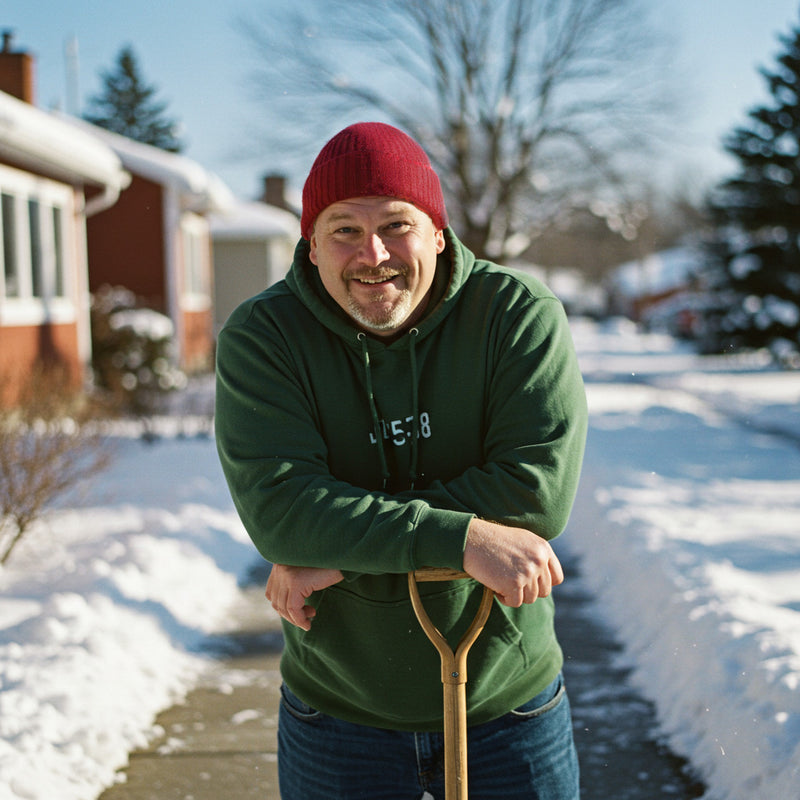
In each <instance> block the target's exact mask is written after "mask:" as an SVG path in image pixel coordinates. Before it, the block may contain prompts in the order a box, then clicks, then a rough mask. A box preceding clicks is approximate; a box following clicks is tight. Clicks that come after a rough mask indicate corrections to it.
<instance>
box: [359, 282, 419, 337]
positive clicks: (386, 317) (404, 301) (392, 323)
mask: <svg viewBox="0 0 800 800" xmlns="http://www.w3.org/2000/svg"><path fill="white" fill-rule="evenodd" d="M347 308H348V312H349V314H350V316H351V317H352V318H353V319H354V320H355V321H356V322H357V323H358V324H359V325H360V326H361V327H362V328H366V329H367V330H371V331H393V330H396V329H398V328H400V327H401V326H402V324H403V323H404V322H405V321H406V320H407V319H408V317H409V316H410V315H411V311H412V308H411V292H410V291H409V290H408V289H403V290H402V291H401V292H400V294H399V297H397V299H396V300H395V302H394V303H393V304H392V305H391V306H390V307H388V308H385V307H381V306H380V304H376V307H375V308H365V307H364V306H362V305H361V304H360V303H358V302H357V301H356V299H355V298H354V297H353V296H352V295H350V296H349V297H348V304H347Z"/></svg>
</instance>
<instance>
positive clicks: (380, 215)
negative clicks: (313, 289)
mask: <svg viewBox="0 0 800 800" xmlns="http://www.w3.org/2000/svg"><path fill="white" fill-rule="evenodd" d="M442 250H444V234H443V232H442V231H440V230H436V228H435V226H434V224H433V220H431V218H430V217H429V216H428V215H427V214H426V213H425V212H424V211H420V209H418V208H417V207H416V206H415V205H412V204H411V203H406V202H405V201H403V200H396V199H394V198H391V197H354V198H351V199H349V200H341V201H339V202H336V203H333V204H331V205H329V206H328V207H327V208H325V209H324V210H323V211H322V212H321V213H320V215H319V216H318V217H317V219H316V222H315V223H314V232H313V234H312V236H311V250H310V253H309V257H310V259H311V262H312V263H313V264H315V265H316V266H317V268H318V270H319V276H320V279H321V280H322V285H323V286H324V287H325V289H326V290H327V292H328V294H330V296H331V297H332V298H333V299H334V300H335V301H336V303H337V304H338V305H339V306H341V308H343V309H344V310H345V311H346V312H347V314H348V315H349V316H350V317H351V318H352V319H353V320H354V321H355V322H356V323H357V324H358V326H359V327H360V328H362V329H363V330H366V331H369V332H370V333H374V334H376V335H377V336H386V337H389V336H393V335H395V334H397V333H399V332H400V331H402V330H404V329H406V328H409V327H411V326H412V325H414V324H415V323H416V322H417V321H418V320H419V319H420V317H421V316H422V315H423V313H424V312H425V307H426V306H427V303H428V299H429V297H430V292H431V286H432V285H433V277H434V274H435V272H436V256H437V255H438V254H439V253H441V252H442Z"/></svg>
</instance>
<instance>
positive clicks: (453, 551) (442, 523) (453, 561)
mask: <svg viewBox="0 0 800 800" xmlns="http://www.w3.org/2000/svg"><path fill="white" fill-rule="evenodd" d="M474 518H475V515H474V514H469V513H466V512H464V511H447V510H444V509H436V508H427V509H425V511H424V512H423V513H421V514H420V516H419V518H418V520H417V523H416V525H415V526H414V544H413V553H412V562H413V564H414V569H420V568H421V567H449V568H450V569H463V565H464V547H465V546H466V543H467V531H468V530H469V525H470V523H471V522H472V520H473V519H474Z"/></svg>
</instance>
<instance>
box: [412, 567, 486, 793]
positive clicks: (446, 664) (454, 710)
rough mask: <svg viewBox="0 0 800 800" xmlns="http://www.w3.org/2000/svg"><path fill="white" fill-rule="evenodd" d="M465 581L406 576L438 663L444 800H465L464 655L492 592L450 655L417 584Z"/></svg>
mask: <svg viewBox="0 0 800 800" xmlns="http://www.w3.org/2000/svg"><path fill="white" fill-rule="evenodd" d="M469 577H471V576H470V575H468V574H467V573H466V572H458V571H457V570H452V569H447V568H438V567H426V568H424V569H418V570H415V571H414V572H409V573H408V591H409V594H410V595H411V605H412V606H413V607H414V613H415V614H416V615H417V619H418V620H419V624H420V625H421V626H422V630H424V631H425V634H426V636H427V637H428V638H429V639H430V640H431V642H432V643H433V645H434V646H435V647H436V649H437V650H438V651H439V657H440V658H441V662H442V690H443V694H444V787H445V800H467V653H468V651H469V649H470V647H472V645H473V644H474V643H475V640H476V639H477V638H478V636H479V635H480V632H481V631H482V630H483V626H484V625H485V624H486V620H487V619H488V618H489V612H490V611H491V610H492V601H493V600H494V592H493V591H492V590H491V589H490V588H489V587H488V586H484V587H483V598H482V599H481V604H480V607H479V608H478V611H477V613H476V614H475V619H473V620H472V623H471V624H470V626H469V628H468V629H467V631H466V633H465V634H464V635H463V636H462V637H461V641H460V642H459V643H458V646H457V647H456V649H455V652H453V650H451V649H450V645H449V644H448V643H447V640H446V639H445V638H444V636H443V635H442V634H441V632H440V631H439V629H438V628H437V627H436V626H435V625H434V624H433V623H432V622H431V619H430V617H429V616H428V614H427V612H426V611H425V608H424V606H423V605H422V600H421V599H420V596H419V590H418V589H417V581H452V580H458V579H460V578H469Z"/></svg>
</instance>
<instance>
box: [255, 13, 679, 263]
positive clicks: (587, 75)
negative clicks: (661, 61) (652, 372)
mask: <svg viewBox="0 0 800 800" xmlns="http://www.w3.org/2000/svg"><path fill="white" fill-rule="evenodd" d="M644 20H645V15H644V13H643V7H642V5H641V0H460V2H451V1H450V0H395V2H393V3H392V4H390V5H386V6H381V8H380V13H376V7H375V4H374V3H373V2H369V1H368V0H347V2H344V1H343V0H326V1H325V2H321V0H309V2H307V3H306V4H305V6H304V7H303V10H299V9H295V10H294V11H293V12H291V13H290V14H288V15H287V16H286V17H280V18H276V17H275V15H274V13H271V16H270V18H269V21H268V22H267V21H264V20H250V21H249V22H247V23H245V25H244V27H245V30H246V34H247V36H248V38H249V39H250V42H251V44H252V45H253V47H254V49H255V50H256V52H257V53H259V54H260V55H261V56H262V60H261V62H260V63H261V71H260V72H259V75H258V77H257V82H258V88H259V89H260V90H261V92H262V95H261V96H262V97H263V98H269V119H270V128H271V131H270V134H269V136H268V139H269V143H270V146H271V147H272V148H273V149H274V150H275V151H276V152H280V153H281V157H282V158H283V159H287V158H288V157H289V155H288V154H292V153H297V155H298V156H299V158H297V159H295V163H290V161H288V160H284V167H288V168H289V169H290V170H291V169H293V168H296V170H297V173H298V174H299V175H303V174H304V173H305V172H306V170H307V169H308V167H309V166H310V163H309V162H310V159H311V158H313V154H314V153H315V152H316V151H318V149H319V146H320V144H321V142H322V141H324V139H325V138H327V137H328V136H330V135H332V134H333V133H335V132H336V131H337V130H339V129H341V128H342V127H343V126H344V125H347V124H349V123H350V122H355V121H357V120H359V119H364V118H367V117H369V118H373V119H382V120H384V121H387V122H391V123H393V124H395V125H398V126H399V127H401V128H403V129H405V130H406V131H408V133H410V134H411V135H412V136H414V137H415V138H416V139H418V140H419V141H420V142H421V144H422V145H423V146H424V147H425V148H426V150H427V151H428V153H429V154H430V156H431V160H432V161H433V163H434V166H435V167H436V169H437V171H438V172H439V174H440V177H441V178H442V182H443V184H444V189H445V194H446V195H447V202H448V210H449V212H450V216H451V219H452V220H453V222H454V224H455V225H456V226H457V229H458V232H459V235H460V236H461V237H462V238H463V239H464V240H465V242H466V243H467V244H468V245H469V246H471V247H472V248H473V249H475V250H476V252H478V253H479V254H481V255H491V256H502V255H503V251H504V242H505V241H507V240H508V239H509V238H510V237H513V236H515V235H517V234H524V235H526V236H534V235H536V232H537V230H539V229H540V228H541V225H542V220H541V214H542V213H543V211H544V210H546V211H547V213H548V214H560V213H563V212H564V211H565V210H566V209H568V208H569V206H570V204H571V203H572V204H573V205H574V204H575V203H576V202H585V201H586V196H587V193H588V192H590V191H591V190H592V189H593V188H596V187H597V186H598V185H600V186H602V187H603V189H602V191H605V192H609V191H611V190H612V189H613V186H614V185H615V184H616V183H618V182H619V176H618V172H619V170H618V162H619V160H620V159H619V156H620V154H623V153H626V152H630V151H631V150H636V151H637V152H641V151H642V148H643V142H644V140H645V139H646V138H647V137H646V136H645V135H643V134H646V132H647V131H648V130H650V129H651V128H652V123H653V121H654V120H656V119H657V118H658V115H659V113H661V114H663V111H664V108H665V101H664V96H665V95H664V91H663V88H662V87H661V86H660V85H659V83H658V81H657V80H656V79H655V76H654V74H653V72H652V70H651V68H652V67H655V66H656V64H657V60H656V58H655V55H654V54H655V52H656V49H655V47H654V45H653V41H652V39H651V38H648V36H649V34H648V32H647V29H646V27H645V22H644ZM612 173H613V174H614V176H615V178H614V181H613V182H611V183H609V180H608V179H609V175H610V174H612Z"/></svg>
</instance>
